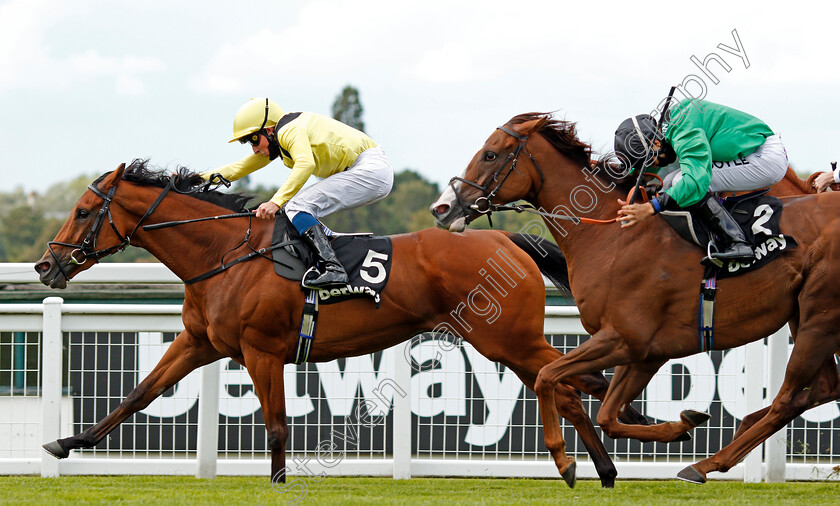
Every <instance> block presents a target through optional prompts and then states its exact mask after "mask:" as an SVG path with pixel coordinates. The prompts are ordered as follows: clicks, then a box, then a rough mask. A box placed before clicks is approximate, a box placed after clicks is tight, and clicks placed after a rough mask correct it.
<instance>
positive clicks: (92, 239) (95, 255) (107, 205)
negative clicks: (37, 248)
mask: <svg viewBox="0 0 840 506" xmlns="http://www.w3.org/2000/svg"><path fill="white" fill-rule="evenodd" d="M175 178H176V175H175V174H173V175H172V176H171V177H170V178H169V183H167V185H166V186H165V187H164V189H163V191H162V192H161V193H160V195H158V198H157V199H156V200H155V201H154V203H152V205H151V207H149V209H148V210H147V211H146V214H144V215H143V217H142V218H140V221H138V222H137V224H136V225H135V226H134V228H133V229H132V230H131V232H129V233H128V234H126V235H125V236H123V235H122V234H121V233H120V231H119V230H118V229H117V226H116V225H115V224H114V216H113V215H112V214H111V202H112V201H113V199H114V193H116V191H117V184H118V183H119V179H117V181H116V182H115V183H114V186H112V187H111V189H110V190H108V193H107V194H106V193H104V192H102V191H101V190H100V189H99V188H97V187H96V186H94V185H92V184H91V185H89V186H88V190H90V191H91V192H93V194H94V195H96V196H97V197H99V198H101V199H102V201H103V203H102V207H100V208H99V212H98V213H97V215H96V218H95V219H94V221H93V225H92V226H91V227H90V231H88V233H87V236H85V238H84V240H83V241H82V243H81V244H71V243H66V242H58V241H50V242H48V243H47V249H49V252H50V255H52V257H53V260H55V263H56V265H57V266H58V269H59V271H61V274H62V275H63V276H64V278H65V279H68V280H69V279H70V277H69V276H68V275H67V273H66V272H65V271H64V267H63V266H62V265H61V261H60V260H59V259H58V255H56V254H55V251H53V246H65V247H67V248H74V249H73V251H71V252H70V263H73V264H76V265H82V264H84V263H85V262H87V261H88V260H90V259H93V261H94V262H96V263H99V259H100V258H102V257H106V256H108V255H111V254H113V253H117V252H120V251H122V250H124V249H125V248H126V247H128V246H129V245H130V244H131V237H132V236H133V235H134V233H135V232H137V229H138V228H140V225H142V224H143V222H144V221H146V218H148V217H149V216H150V215H151V214H152V213H153V212H154V211H155V209H157V207H158V205H159V204H160V203H161V201H162V200H163V198H164V197H165V196H166V194H167V193H169V191H170V190H172V189H174V188H175ZM106 216H107V217H108V223H109V224H110V225H111V229H112V230H113V231H114V233H115V234H116V235H117V238H118V239H119V240H120V242H119V244H116V245H114V246H111V247H108V248H103V249H100V250H97V249H96V239H97V238H98V237H99V233H100V232H101V230H102V225H103V223H105V217H106Z"/></svg>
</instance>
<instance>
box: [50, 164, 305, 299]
mask: <svg viewBox="0 0 840 506" xmlns="http://www.w3.org/2000/svg"><path fill="white" fill-rule="evenodd" d="M177 177H178V174H172V176H170V178H169V182H168V183H167V184H166V186H165V187H164V188H163V191H161V192H160V195H158V197H157V199H155V201H154V202H153V203H152V205H151V206H149V209H147V210H146V213H145V214H144V215H143V216H142V217H141V218H140V220H139V221H138V222H137V224H136V225H134V228H133V229H132V230H131V232H130V233H128V234H126V235H125V236H123V235H122V234H120V231H119V230H118V229H117V226H116V225H115V224H114V217H113V215H112V214H111V202H112V201H113V199H114V193H115V192H116V190H117V184H118V183H119V179H118V180H117V182H115V183H114V186H112V187H111V189H110V190H109V191H108V193H107V194H105V193H103V192H102V191H101V190H100V189H99V188H97V187H96V186H94V185H90V186H88V189H89V190H90V191H92V192H93V193H94V195H96V196H97V197H99V198H101V199H102V201H103V203H102V207H100V208H99V213H98V214H97V215H96V219H95V220H94V222H93V226H91V228H90V231H88V233H87V236H86V237H85V238H84V240H83V241H82V243H81V244H71V243H66V242H58V241H50V242H49V243H47V248H48V249H49V252H50V255H52V257H53V260H55V264H56V265H57V266H58V270H59V271H60V272H61V274H62V275H63V276H64V278H65V279H67V280H68V281H69V280H70V276H68V275H67V273H66V272H65V271H64V267H63V266H62V265H61V261H60V260H59V259H58V255H56V254H55V251H53V248H52V247H53V246H54V245H56V246H65V247H68V248H74V249H73V251H71V252H70V262H71V263H73V264H76V265H82V264H83V263H85V262H87V261H88V260H89V259H93V260H94V262H96V263H98V262H99V259H100V258H102V257H106V256H108V255H111V254H113V253H118V252H120V251H122V250H124V249H125V248H126V247H128V246H129V245H130V244H131V237H132V236H133V235H134V233H135V232H137V229H139V228H140V227H141V226H143V222H145V221H146V219H147V218H148V217H149V216H151V215H152V213H153V212H155V209H157V207H158V205H160V203H161V202H162V201H163V198H164V197H166V195H167V194H168V193H169V192H170V191H171V190H174V191H175V193H182V194H188V193H196V192H201V191H209V190H210V189H211V187H216V186H219V185H225V186H228V187H229V186H230V181H228V180H227V179H225V178H224V177H222V175H221V174H218V173H216V174H212V175H211V176H210V178H209V179H208V181H207V182H205V183H204V184H203V185H199V186H197V187H195V188H193V189H192V190H188V191H182V190H179V189H178V188H176V186H175V181H176V179H177ZM255 215H256V213H254V212H253V211H249V212H244V213H234V214H226V215H221V216H209V217H205V218H196V219H191V220H179V221H169V222H165V223H156V224H154V225H145V226H143V230H144V231H145V230H158V229H161V228H167V227H172V226H177V225H184V224H187V223H196V222H201V221H209V220H219V219H228V218H246V217H247V218H248V230H247V232H246V233H245V238H244V239H243V240H242V242H240V243H239V245H237V246H236V247H234V248H233V249H231V250H230V251H234V250H236V249H237V248H239V247H240V246H242V245H243V244H244V245H247V246H248V248H250V249H251V252H250V253H248V254H246V255H243V256H241V257H239V258H237V259H235V260H233V261H230V262H228V263H224V256H223V257H222V258H223V260H222V264H221V265H220V266H219V267H216V268H215V269H211V270H210V271H207V272H205V273H204V274H201V275H199V276H196V277H194V278H191V279H188V280H186V281H184V284H187V285H190V284H192V283H196V282H198V281H202V280H205V279H207V278H209V277H212V276H215V275H216V274H219V273H220V272H223V271H226V270H227V269H229V268H231V267H233V266H234V265H236V264H239V263H242V262H245V261H248V260H251V259H252V258H256V257H262V258H266V259H268V260H270V261H272V262H276V261H275V260H274V259H273V258H272V257H271V256H270V255H267V253H270V252H271V251H272V250H275V249H278V248H282V247H285V246H289V245H291V244H296V243H299V242H300V241H299V240H289V241H283V242H279V243H275V244H272V245H270V246H268V247H265V248H260V249H256V248H255V247H253V246H252V245H251V243H250V242H249V239H250V236H251V218H252V217H254V216H255ZM106 216H107V217H108V223H110V224H111V229H113V231H114V233H115V234H116V235H117V238H119V240H120V243H119V244H116V245H114V246H111V247H108V248H103V249H101V250H97V249H96V239H97V237H98V236H99V233H100V232H101V229H102V224H103V223H104V222H105V217H106ZM78 255H81V257H80V258H77V256H78Z"/></svg>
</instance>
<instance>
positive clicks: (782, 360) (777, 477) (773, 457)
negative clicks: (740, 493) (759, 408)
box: [764, 325, 790, 483]
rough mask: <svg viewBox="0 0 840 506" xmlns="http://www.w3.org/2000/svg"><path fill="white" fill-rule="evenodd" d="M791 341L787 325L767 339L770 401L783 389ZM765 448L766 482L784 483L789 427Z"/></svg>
mask: <svg viewBox="0 0 840 506" xmlns="http://www.w3.org/2000/svg"><path fill="white" fill-rule="evenodd" d="M789 341H790V329H789V328H788V326H787V325H785V326H784V327H782V328H781V329H779V330H778V331H777V332H776V333H775V334H773V335H772V336H770V337H769V338H768V339H767V347H768V353H767V368H768V369H769V374H768V380H767V398H768V399H774V398H775V397H776V394H778V393H779V390H780V389H781V388H782V382H783V381H784V379H785V369H786V367H787V360H788V342H789ZM764 446H765V460H766V474H765V476H764V481H766V482H767V483H783V482H784V481H785V465H786V461H787V426H785V427H784V428H782V429H780V430H779V432H777V433H775V434H773V435H772V436H770V437H769V438H768V439H767V443H765V445H764Z"/></svg>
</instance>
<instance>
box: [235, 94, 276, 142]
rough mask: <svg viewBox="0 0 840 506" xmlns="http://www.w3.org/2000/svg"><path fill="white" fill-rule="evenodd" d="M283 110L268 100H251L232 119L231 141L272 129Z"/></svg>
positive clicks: (263, 98)
mask: <svg viewBox="0 0 840 506" xmlns="http://www.w3.org/2000/svg"><path fill="white" fill-rule="evenodd" d="M283 114H285V113H284V112H283V109H281V108H280V106H279V105H277V104H276V103H275V102H274V101H273V100H270V99H268V98H265V97H262V98H252V99H251V100H249V101H248V102H247V103H246V104H245V105H243V106H242V107H240V108H239V110H238V111H236V116H234V118H233V139H231V140H229V141H228V142H236V141H238V140H239V139H241V138H243V137H245V136H246V135H248V134H252V133H254V132H257V131H259V130H261V129H263V128H266V127H273V126H274V125H276V124H277V122H278V121H279V120H280V118H282V117H283Z"/></svg>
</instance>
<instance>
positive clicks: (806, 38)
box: [0, 0, 840, 191]
mask: <svg viewBox="0 0 840 506" xmlns="http://www.w3.org/2000/svg"><path fill="white" fill-rule="evenodd" d="M742 4H743V5H742ZM231 5H233V2H229V1H226V2H221V1H207V0H204V1H173V0H161V1H159V0H143V1H133V2H124V1H104V0H103V1H97V0H76V1H58V0H0V114H2V121H0V171H2V175H3V180H4V190H5V191H9V190H11V189H13V188H15V187H24V188H25V189H27V190H35V191H43V190H45V189H46V188H47V187H49V186H50V185H51V184H53V183H55V182H59V181H63V180H67V179H70V178H72V177H75V176H77V175H80V174H95V175H98V174H101V173H103V172H106V171H108V170H112V169H114V168H115V167H116V166H117V165H118V164H119V163H121V162H128V161H130V160H131V159H133V158H137V157H144V158H145V157H148V158H151V160H152V162H153V163H154V164H156V165H159V166H162V167H171V168H174V167H175V166H176V165H177V164H181V165H186V166H188V167H190V168H192V169H195V170H197V171H203V170H207V169H211V168H214V167H217V166H220V165H223V164H225V163H228V162H231V161H234V160H237V159H239V158H240V157H242V156H244V155H245V154H247V153H248V149H246V148H245V147H243V146H241V145H239V144H227V143H226V141H227V140H228V139H229V138H230V135H231V124H232V121H233V115H234V113H235V112H236V110H237V108H238V107H239V106H240V105H241V104H243V103H244V102H245V101H247V100H248V99H249V98H250V97H254V96H266V95H267V96H269V97H271V98H272V99H273V100H275V101H276V102H278V103H279V104H280V105H281V106H282V107H284V108H285V109H286V110H287V111H296V110H303V111H313V112H318V113H322V114H327V115H329V114H330V108H331V105H332V103H333V101H334V100H335V97H336V96H337V95H338V93H339V91H340V90H341V89H342V87H344V86H345V85H347V84H350V85H353V86H355V87H356V88H358V89H359V91H360V94H361V100H362V104H363V106H364V108H365V112H364V120H365V124H366V126H367V132H368V134H370V136H371V137H373V139H375V140H376V141H377V142H378V143H379V144H381V145H382V146H383V147H384V148H385V150H386V152H387V153H388V154H389V156H390V158H391V161H392V163H393V165H394V168H395V169H396V170H402V169H405V168H411V169H414V170H417V171H418V172H420V173H421V174H423V175H424V176H425V177H427V178H429V179H430V180H432V181H434V182H437V183H441V184H442V183H445V182H446V181H447V180H448V179H449V177H451V176H452V175H454V174H456V173H459V172H461V171H462V170H463V167H464V166H465V164H466V163H467V162H468V161H469V159H470V158H471V157H472V155H473V153H475V151H476V150H477V149H478V148H479V147H480V146H481V144H482V143H483V142H484V140H485V139H486V138H487V136H488V135H490V134H491V133H492V131H493V129H494V128H495V127H496V126H497V125H499V124H502V123H504V122H505V121H507V120H508V119H510V118H511V117H512V116H514V115H516V114H519V113H523V112H531V111H556V114H557V115H558V116H559V117H561V118H565V119H567V120H572V121H576V122H577V123H578V127H579V131H580V134H581V138H582V139H583V140H585V141H587V142H590V143H591V144H592V145H593V146H594V147H595V148H596V149H597V150H600V151H603V150H608V149H609V148H610V147H611V145H612V135H613V132H614V131H615V127H616V126H617V125H618V123H620V122H621V121H622V120H623V119H624V118H626V117H628V116H630V115H631V114H637V113H643V112H649V111H651V110H652V109H653V108H654V107H656V105H657V103H658V102H659V101H660V100H661V99H662V98H664V96H665V95H666V94H667V92H668V89H669V87H670V86H671V85H674V84H684V85H685V86H684V90H685V92H686V93H690V94H694V95H700V94H702V93H703V91H704V90H703V87H705V92H706V98H707V99H709V100H712V101H715V102H720V103H724V104H727V105H730V106H733V107H735V108H738V109H741V110H744V111H746V112H749V113H751V114H754V115H756V116H758V117H760V118H762V119H763V120H764V121H766V122H767V123H768V124H769V125H770V126H771V128H773V129H774V131H776V132H778V133H781V135H782V138H783V140H784V142H785V145H786V146H787V149H788V154H789V156H790V158H791V161H792V163H793V165H794V166H795V167H796V168H797V169H798V170H799V171H801V172H809V171H813V170H817V169H822V168H826V167H828V164H829V162H830V161H831V160H836V159H838V158H840V142H838V141H840V125H838V122H839V121H840V119H838V113H840V105H838V99H837V94H838V91H840V86H839V85H840V61H838V46H839V45H840V43H839V42H838V40H840V35H838V30H837V26H838V19H837V17H836V16H835V15H834V12H835V11H834V9H833V8H832V9H831V10H828V11H825V12H821V9H823V7H816V6H812V7H808V6H807V2H790V1H786V2H778V5H775V2H769V1H763V2H738V3H736V2H733V1H727V2H712V1H703V2H699V1H695V2H674V1H671V2H662V3H651V2H648V3H646V2H626V1H621V2H615V3H605V2H594V1H589V2H584V1H582V0H580V1H575V2H561V1H557V0H551V1H527V0H517V1H512V0H507V1H504V2H497V1H488V0H483V1H471V2H458V1H453V0H448V1H437V0H427V1H424V2H401V1H393V0H392V1H386V0H371V1H366V0H356V1H340V0H324V1H315V2H302V1H296V2H286V1H270V2H269V1H259V0H251V1H248V2H237V3H236V6H235V8H232V7H231ZM815 5H829V4H827V3H825V2H820V3H819V4H815ZM733 31H735V34H737V38H738V39H739V40H740V42H739V41H738V40H736V35H735V34H733ZM719 45H724V46H726V47H727V48H729V50H727V49H725V48H720V47H719ZM711 53H714V54H716V55H717V56H718V57H719V59H715V58H712V59H707V56H708V55H710V54H711ZM692 56H694V57H696V58H697V59H699V60H700V61H701V62H702V61H703V60H706V61H707V64H708V68H709V71H710V73H711V75H707V74H706V73H704V72H702V71H701V70H700V69H699V68H698V67H697V66H696V65H695V64H693V63H692V61H691V57H692ZM720 62H723V64H725V65H726V66H727V67H728V68H729V70H728V71H727V70H726V69H725V68H724V67H723V65H722V64H721V63H720ZM713 77H714V79H716V80H717V81H718V82H717V83H714V82H713ZM700 82H702V83H703V84H702V85H701V84H700ZM287 174H288V169H286V168H285V167H284V166H283V165H282V164H281V163H280V162H275V163H274V164H272V165H269V166H268V167H266V168H264V169H262V170H261V171H259V172H257V173H255V180H256V181H257V182H259V183H264V184H269V185H272V186H280V185H281V184H282V182H283V180H284V178H285V177H286V175H287Z"/></svg>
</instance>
